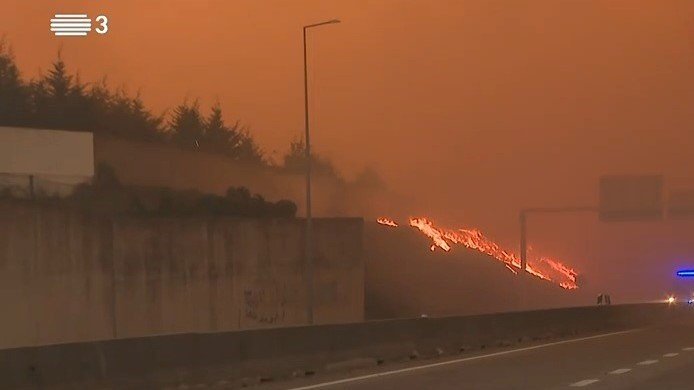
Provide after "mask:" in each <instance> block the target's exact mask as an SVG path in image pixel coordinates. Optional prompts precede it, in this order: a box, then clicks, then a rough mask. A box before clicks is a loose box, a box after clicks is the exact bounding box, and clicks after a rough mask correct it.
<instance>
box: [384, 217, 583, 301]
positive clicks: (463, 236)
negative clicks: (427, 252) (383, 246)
mask: <svg viewBox="0 0 694 390" xmlns="http://www.w3.org/2000/svg"><path fill="white" fill-rule="evenodd" d="M377 222H378V223H380V224H381V225H384V226H389V227H398V224H397V223H396V222H395V221H394V220H392V219H389V218H385V217H382V218H378V219H377ZM409 223H410V226H411V227H414V228H417V229H418V230H419V231H420V232H422V233H423V234H424V235H426V236H427V237H429V238H431V240H432V241H433V245H431V247H430V249H431V250H432V251H434V250H436V248H437V247H438V248H441V249H443V250H444V251H446V252H448V251H450V250H451V244H462V245H463V246H465V247H467V248H470V249H475V250H478V251H480V252H482V253H484V254H486V255H489V256H491V257H494V258H495V259H497V260H499V261H501V262H503V263H504V264H505V265H506V268H507V269H509V270H510V271H511V272H513V273H515V274H517V273H518V271H520V258H519V257H518V256H516V255H514V254H512V253H509V252H507V251H505V250H503V249H501V247H499V245H497V244H496V243H494V242H493V241H492V240H490V239H489V238H487V237H485V236H484V235H483V234H482V232H480V231H479V230H477V229H457V230H451V229H443V228H438V227H435V226H434V224H433V223H432V222H431V221H430V220H428V219H426V218H410V220H409ZM449 242H450V244H449ZM526 272H528V273H529V274H531V275H533V276H536V277H538V278H540V279H543V280H547V281H550V282H553V283H556V284H558V285H559V286H561V287H563V288H565V289H569V290H571V289H576V288H578V285H577V284H576V276H577V273H576V271H574V270H573V269H571V268H570V267H567V266H565V265H564V264H562V263H560V262H558V261H556V260H554V259H550V258H547V257H541V258H539V259H537V261H533V260H529V261H528V264H527V268H526Z"/></svg>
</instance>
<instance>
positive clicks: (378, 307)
mask: <svg viewBox="0 0 694 390" xmlns="http://www.w3.org/2000/svg"><path fill="white" fill-rule="evenodd" d="M430 246H431V240H430V239H429V238H427V237H426V236H424V235H423V234H421V233H420V232H419V231H417V230H416V229H414V228H411V227H407V226H403V227H398V228H391V227H388V226H383V225H380V224H378V223H375V222H374V223H365V226H364V256H365V264H366V316H367V318H369V319H380V318H397V317H413V316H420V315H421V314H427V315H429V316H445V315H463V314H480V313H491V312H501V311H512V310H531V309H540V308H551V307H562V306H578V305H591V304H594V303H595V302H594V297H593V295H592V294H589V293H586V292H584V291H582V290H581V289H578V290H565V289H563V288H561V287H559V286H558V285H556V284H554V283H551V282H548V281H544V280H541V279H539V278H536V277H534V276H532V275H529V274H526V275H523V276H521V275H516V274H514V273H513V272H511V271H510V270H509V269H507V268H506V266H505V265H504V264H503V263H502V262H500V261H498V260H496V259H494V258H493V257H490V256H487V255H485V254H483V253H481V252H478V251H476V250H471V249H467V248H465V247H463V246H460V245H454V246H452V248H451V250H450V251H449V252H445V251H443V250H439V249H438V248H437V250H436V251H433V252H432V251H431V250H430ZM524 290H525V293H523V291H524Z"/></svg>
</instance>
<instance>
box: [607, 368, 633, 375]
mask: <svg viewBox="0 0 694 390" xmlns="http://www.w3.org/2000/svg"><path fill="white" fill-rule="evenodd" d="M629 371H631V368H618V369H616V370H614V371H610V374H612V375H620V374H625V373H627V372H629Z"/></svg>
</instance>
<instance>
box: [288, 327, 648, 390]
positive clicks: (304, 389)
mask: <svg viewBox="0 0 694 390" xmlns="http://www.w3.org/2000/svg"><path fill="white" fill-rule="evenodd" d="M641 330H643V328H641V329H631V330H623V331H620V332H612V333H605V334H599V335H596V336H589V337H582V338H580V339H571V340H564V341H557V342H554V343H547V344H540V345H535V346H532V347H524V348H518V349H512V350H510V351H501V352H494V353H490V354H487V355H479V356H470V357H467V358H462V359H455V360H448V361H445V362H440V363H432V364H425V365H423V366H415V367H408V368H401V369H399V370H392V371H385V372H379V373H376V374H369V375H362V376H355V377H353V378H346V379H339V380H335V381H330V382H323V383H317V384H315V385H308V386H301V387H294V388H291V389H288V390H310V389H319V388H321V387H328V386H334V385H341V384H343V383H350V382H357V381H362V380H365V379H373V378H379V377H383V376H390V375H396V374H402V373H404V372H411V371H418V370H424V369H427V368H433V367H441V366H447V365H450V364H456V363H463V362H469V361H472V360H480V359H486V358H492V357H497V356H504V355H510V354H513V353H518V352H525V351H532V350H535V349H541V348H547V347H553V346H556V345H562V344H570V343H577V342H579V341H587V340H594V339H599V338H603V337H609V336H616V335H620V334H626V333H633V332H638V331H641Z"/></svg>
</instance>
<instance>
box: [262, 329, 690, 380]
mask: <svg viewBox="0 0 694 390" xmlns="http://www.w3.org/2000/svg"><path fill="white" fill-rule="evenodd" d="M276 385H281V386H280V387H277V388H283V389H292V390H309V389H325V390H336V389H345V390H376V389H378V390H403V389H412V390H415V389H416V390H424V389H426V390H436V389H441V390H453V389H455V390H461V389H471V390H478V389H479V390H501V389H516V390H544V389H550V390H554V389H569V390H570V389H589V390H599V389H600V390H602V389H611V390H612V389H614V390H627V389H628V390H680V389H681V390H692V389H694V326H691V325H670V326H667V327H660V328H649V329H637V330H631V331H626V332H617V333H609V334H602V335H594V336H590V337H582V338H576V339H564V340H559V341H554V342H547V343H544V344H528V345H526V344H523V345H519V346H516V347H512V348H506V349H498V350H490V351H488V352H486V353H485V352H481V353H477V354H470V355H465V354H463V355H459V357H457V358H454V359H449V360H429V361H420V362H418V363H410V364H408V365H400V366H393V365H387V366H382V367H380V368H378V369H372V370H371V371H361V372H359V373H353V374H352V375H351V376H349V375H343V376H342V377H329V378H328V377H323V378H314V379H312V380H304V379H301V380H294V381H291V382H286V383H284V384H276ZM273 387H274V386H273Z"/></svg>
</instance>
